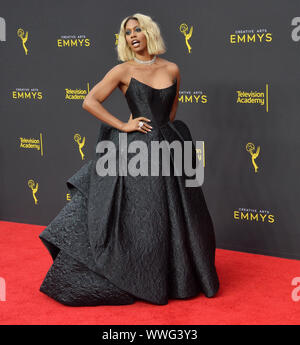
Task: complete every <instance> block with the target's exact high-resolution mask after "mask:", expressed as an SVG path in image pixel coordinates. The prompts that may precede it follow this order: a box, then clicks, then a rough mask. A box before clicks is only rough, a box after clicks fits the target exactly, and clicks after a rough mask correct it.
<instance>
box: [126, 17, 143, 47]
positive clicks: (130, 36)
mask: <svg viewBox="0 0 300 345" xmlns="http://www.w3.org/2000/svg"><path fill="white" fill-rule="evenodd" d="M125 38H126V41H127V44H128V46H129V47H130V49H131V50H132V51H134V52H141V51H143V50H144V49H145V48H147V39H146V36H145V35H144V33H143V32H142V29H141V27H140V25H139V22H138V21H137V20H135V19H129V20H128V22H127V23H126V27H125ZM135 42H137V43H135ZM134 43H135V44H134Z"/></svg>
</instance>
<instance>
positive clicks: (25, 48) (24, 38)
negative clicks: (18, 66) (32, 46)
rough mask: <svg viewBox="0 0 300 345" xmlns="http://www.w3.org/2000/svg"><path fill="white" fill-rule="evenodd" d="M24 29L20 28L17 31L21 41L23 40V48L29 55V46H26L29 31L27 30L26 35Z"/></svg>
mask: <svg viewBox="0 0 300 345" xmlns="http://www.w3.org/2000/svg"><path fill="white" fill-rule="evenodd" d="M24 34H25V33H24V30H23V29H21V28H20V29H18V31H17V35H18V37H20V39H21V41H22V45H23V48H24V50H25V54H26V55H28V49H27V47H26V46H25V43H26V42H27V40H28V31H27V32H26V34H25V36H24Z"/></svg>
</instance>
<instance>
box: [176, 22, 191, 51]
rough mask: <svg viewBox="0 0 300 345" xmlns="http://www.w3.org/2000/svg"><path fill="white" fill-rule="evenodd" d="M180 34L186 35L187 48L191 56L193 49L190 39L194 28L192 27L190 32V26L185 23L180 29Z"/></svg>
mask: <svg viewBox="0 0 300 345" xmlns="http://www.w3.org/2000/svg"><path fill="white" fill-rule="evenodd" d="M179 30H180V32H181V33H182V34H183V35H184V38H185V44H186V46H187V49H188V52H189V54H190V53H191V50H192V47H191V45H190V43H189V40H190V38H191V37H192V34H193V26H191V27H190V31H189V32H187V31H188V26H187V24H185V23H182V24H181V25H180V27H179Z"/></svg>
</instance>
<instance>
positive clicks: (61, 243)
mask: <svg viewBox="0 0 300 345" xmlns="http://www.w3.org/2000/svg"><path fill="white" fill-rule="evenodd" d="M164 52H165V46H164V42H163V39H162V37H161V35H160V29H159V27H158V25H157V24H156V23H155V22H154V21H153V20H152V19H151V18H150V17H149V16H145V15H142V14H139V13H137V14H135V15H134V16H130V17H127V18H125V19H124V20H123V21H122V23H121V29H120V33H119V42H118V54H119V58H120V60H122V61H124V62H123V63H122V64H118V65H116V66H115V67H113V68H112V69H111V70H110V71H109V72H108V73H107V74H106V75H105V76H104V78H103V79H102V80H101V81H100V82H99V83H98V84H96V85H95V86H94V87H93V89H92V90H91V91H90V92H89V94H88V95H87V96H86V98H85V100H84V102H83V108H84V109H86V110H87V111H89V112H90V113H91V114H93V115H94V116H96V117H97V118H98V119H99V120H101V121H102V123H101V127H100V133H99V137H98V141H97V143H98V145H97V147H96V154H95V158H94V159H92V160H90V161H89V162H88V163H86V164H85V165H84V166H83V167H82V168H81V169H80V170H79V171H78V172H77V173H76V174H75V175H73V176H72V177H71V178H70V179H69V180H68V181H67V186H68V188H69V190H70V193H71V196H72V198H71V200H70V201H69V202H68V204H66V205H65V207H64V208H63V209H62V210H61V212H60V213H59V214H58V215H57V216H56V218H55V219H53V220H52V222H51V223H50V224H49V225H48V227H47V228H46V229H45V230H44V231H43V232H42V233H41V234H40V235H39V237H40V239H41V240H42V242H43V243H44V244H45V246H46V247H47V249H48V250H49V252H50V254H51V256H52V258H53V261H54V262H53V264H52V266H51V268H50V270H49V271H48V273H47V275H46V277H45V279H44V281H43V283H42V285H41V287H40V291H41V292H43V293H45V294H46V295H48V296H49V297H51V298H53V299H55V300H57V301H58V302H60V303H62V304H65V305H70V306H92V305H104V304H106V305H108V304H109V305H122V304H132V303H134V302H135V301H136V300H138V299H139V300H143V301H146V302H150V303H153V304H157V305H164V304H167V303H168V299H171V298H176V299H182V298H189V297H194V296H197V295H198V294H199V293H201V292H202V293H204V294H205V296H206V297H212V296H214V295H215V294H216V293H217V291H218V289H219V280H218V276H217V273H216V268H215V235H214V228H213V223H212V220H211V217H210V214H209V212H208V209H207V206H206V203H205V199H204V196H203V193H202V189H201V187H200V186H198V187H186V185H185V183H186V179H187V176H186V175H185V174H181V175H178V176H177V173H176V174H175V170H176V169H177V168H180V164H182V163H179V164H178V163H177V162H178V161H177V159H178V156H176V157H175V155H174V154H173V155H172V153H171V150H170V149H169V150H167V151H165V156H163V158H162V161H161V160H155V159H153V158H157V156H155V154H154V153H153V152H152V151H151V152H150V156H151V157H148V156H147V155H148V152H147V154H146V153H145V151H143V155H142V161H141V162H140V167H139V168H137V166H136V165H132V161H131V159H132V158H136V155H134V154H133V152H132V151H130V150H129V149H128V152H127V149H126V150H124V146H121V145H122V143H121V140H123V139H120V138H121V136H120V134H123V136H124V135H125V136H126V135H127V137H126V140H127V145H128V148H129V147H131V146H130V145H135V144H136V143H139V144H140V145H141V144H143V145H141V146H140V149H145V148H146V149H148V148H149V149H150V147H152V144H153V143H154V142H156V143H157V142H167V143H172V142H173V141H178V142H179V143H182V144H184V143H185V142H186V141H192V138H191V134H190V131H189V129H188V128H187V126H186V125H185V124H184V122H182V121H178V120H176V121H174V119H175V115H176V109H177V105H178V94H179V85H180V72H179V68H178V66H177V65H176V64H175V63H172V62H169V61H167V60H165V59H162V58H160V57H158V55H159V54H162V53H164ZM117 86H118V87H119V88H120V90H121V91H122V93H123V94H124V95H125V98H126V100H127V102H128V106H129V108H130V110H131V115H130V118H129V120H128V122H125V123H124V122H122V121H120V120H119V119H118V118H116V117H115V116H113V115H112V114H110V113H109V112H108V111H107V110H106V109H105V108H104V107H103V106H102V104H101V103H102V102H103V101H104V100H105V99H106V98H107V97H108V96H109V95H110V94H111V92H112V91H113V90H114V89H115V88H116V87H117ZM108 142H109V143H111V144H114V147H116V148H117V149H116V151H113V150H112V152H113V154H112V153H110V158H111V157H113V158H115V160H114V163H116V164H115V165H114V164H112V165H113V166H121V165H122V164H121V163H122V162H124V160H125V161H126V160H127V161H128V162H130V164H131V165H130V164H129V165H128V168H130V169H129V170H130V171H131V174H124V171H123V170H122V173H121V170H118V171H117V172H116V174H107V175H106V176H105V174H102V173H103V171H105V164H103V162H102V160H105V158H107V152H108V151H105V150H104V149H103V146H102V145H103V144H107V143H108ZM104 151H105V152H106V153H105V154H103V153H104ZM124 152H125V153H124ZM166 152H167V153H169V154H170V156H171V163H172V164H171V170H172V171H171V173H170V174H169V175H166V174H165V173H162V171H161V169H162V166H163V162H165V160H166ZM192 157H193V163H195V150H194V149H193V156H192ZM150 158H151V160H152V162H153V161H154V164H153V165H154V166H155V162H156V167H158V168H159V173H158V174H153V175H151V174H145V173H144V172H145V170H143V173H141V174H136V173H135V172H136V171H137V170H138V169H140V168H141V166H142V168H143V169H144V168H145V166H146V167H147V166H148V167H149V165H147V163H149V162H150ZM169 158H170V157H169ZM106 162H108V160H107V161H106ZM108 165H109V164H108ZM194 165H195V164H194ZM194 165H193V167H194ZM175 167H176V168H175ZM122 169H124V166H123V168H122Z"/></svg>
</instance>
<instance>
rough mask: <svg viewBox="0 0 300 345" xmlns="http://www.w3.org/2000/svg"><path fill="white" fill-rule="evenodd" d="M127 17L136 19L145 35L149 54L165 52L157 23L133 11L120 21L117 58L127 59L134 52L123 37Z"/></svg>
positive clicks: (131, 56)
mask: <svg viewBox="0 0 300 345" xmlns="http://www.w3.org/2000/svg"><path fill="white" fill-rule="evenodd" d="M129 19H135V20H137V21H138V23H139V26H140V28H141V29H142V32H143V34H144V35H145V36H146V39H147V48H148V53H149V54H150V55H158V54H164V53H165V52H166V46H165V43H164V40H163V38H162V36H161V33H160V28H159V26H158V24H157V23H156V22H154V21H153V20H152V18H151V17H149V16H146V15H144V14H141V13H135V14H134V15H132V16H128V17H126V18H125V19H123V20H122V22H121V27H120V32H119V38H118V45H117V53H118V60H121V61H129V60H132V59H133V57H134V56H135V53H134V52H133V51H132V50H131V48H130V47H129V46H128V44H127V41H126V37H125V34H126V30H125V26H126V23H127V22H128V20H129Z"/></svg>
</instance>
